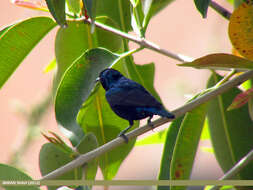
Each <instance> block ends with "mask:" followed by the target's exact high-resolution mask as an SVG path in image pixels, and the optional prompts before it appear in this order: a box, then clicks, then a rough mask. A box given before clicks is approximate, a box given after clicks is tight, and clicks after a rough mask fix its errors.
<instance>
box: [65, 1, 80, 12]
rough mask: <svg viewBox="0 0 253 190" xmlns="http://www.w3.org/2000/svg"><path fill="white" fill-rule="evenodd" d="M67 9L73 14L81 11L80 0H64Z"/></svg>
mask: <svg viewBox="0 0 253 190" xmlns="http://www.w3.org/2000/svg"><path fill="white" fill-rule="evenodd" d="M66 2H67V5H68V9H69V11H70V12H72V13H74V14H79V13H80V12H81V0H66Z"/></svg>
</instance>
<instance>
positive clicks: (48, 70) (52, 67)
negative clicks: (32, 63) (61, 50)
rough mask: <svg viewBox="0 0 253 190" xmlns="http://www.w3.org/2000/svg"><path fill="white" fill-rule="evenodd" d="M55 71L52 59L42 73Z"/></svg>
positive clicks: (54, 62) (54, 63)
mask: <svg viewBox="0 0 253 190" xmlns="http://www.w3.org/2000/svg"><path fill="white" fill-rule="evenodd" d="M54 69H56V60H55V59H53V60H52V61H51V62H50V63H49V64H48V65H47V66H46V67H45V68H44V69H43V72H44V73H48V72H50V71H52V70H54Z"/></svg>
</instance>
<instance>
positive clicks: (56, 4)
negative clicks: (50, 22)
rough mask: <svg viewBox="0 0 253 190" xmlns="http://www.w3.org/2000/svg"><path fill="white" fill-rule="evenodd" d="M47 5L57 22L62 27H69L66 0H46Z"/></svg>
mask: <svg viewBox="0 0 253 190" xmlns="http://www.w3.org/2000/svg"><path fill="white" fill-rule="evenodd" d="M46 3H47V7H48V9H49V11H50V13H51V14H52V16H53V17H54V19H55V21H56V22H57V24H59V25H60V26H61V27H63V28H65V27H67V23H66V13H65V0H60V1H59V0H46Z"/></svg>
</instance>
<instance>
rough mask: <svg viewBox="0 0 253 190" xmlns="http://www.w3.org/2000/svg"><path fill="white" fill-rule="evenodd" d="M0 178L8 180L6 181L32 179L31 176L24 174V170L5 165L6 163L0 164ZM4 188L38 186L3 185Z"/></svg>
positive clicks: (35, 189)
mask: <svg viewBox="0 0 253 190" xmlns="http://www.w3.org/2000/svg"><path fill="white" fill-rule="evenodd" d="M0 180H1V181H4V180H8V181H18V180H20V181H26V180H32V178H31V177H30V176H29V175H27V174H25V173H24V172H22V171H20V170H18V169H17V168H14V167H12V166H9V165H6V164H0ZM3 187H4V189H6V190H39V189H40V188H39V187H36V186H29V185H27V186H18V187H17V186H4V185H3Z"/></svg>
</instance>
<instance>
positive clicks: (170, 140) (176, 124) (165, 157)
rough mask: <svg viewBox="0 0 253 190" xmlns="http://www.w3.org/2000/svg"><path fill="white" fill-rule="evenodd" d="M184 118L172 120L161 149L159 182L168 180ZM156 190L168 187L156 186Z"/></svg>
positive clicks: (166, 189)
mask: <svg viewBox="0 0 253 190" xmlns="http://www.w3.org/2000/svg"><path fill="white" fill-rule="evenodd" d="M183 119H184V116H181V117H179V118H177V119H176V120H174V121H173V122H172V123H171V124H170V127H169V129H168V131H167V134H166V138H165V143H164V147H163V153H162V159H161V165H160V171H159V176H158V179H159V180H169V179H171V178H170V170H171V160H172V154H173V151H174V148H175V144H176V139H177V135H178V132H179V129H180V126H181V124H182V121H183ZM157 189H158V190H169V189H170V187H166V186H158V187H157Z"/></svg>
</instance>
